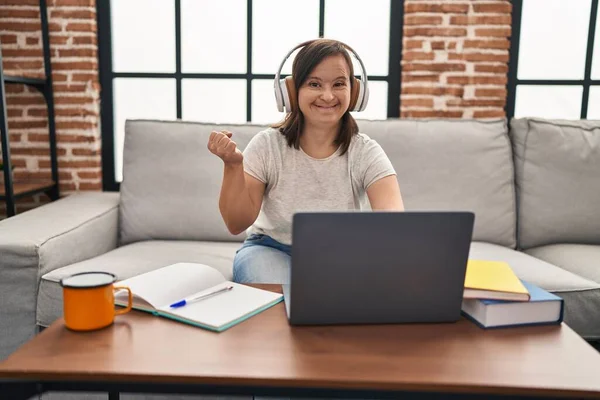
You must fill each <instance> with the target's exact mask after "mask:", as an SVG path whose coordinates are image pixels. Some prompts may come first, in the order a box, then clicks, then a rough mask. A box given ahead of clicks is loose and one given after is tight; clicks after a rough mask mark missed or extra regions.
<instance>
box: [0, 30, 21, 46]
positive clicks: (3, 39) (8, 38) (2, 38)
mask: <svg viewBox="0 0 600 400" xmlns="http://www.w3.org/2000/svg"><path fill="white" fill-rule="evenodd" d="M0 43H2V44H15V43H17V35H11V34H6V33H3V34H1V35H0Z"/></svg>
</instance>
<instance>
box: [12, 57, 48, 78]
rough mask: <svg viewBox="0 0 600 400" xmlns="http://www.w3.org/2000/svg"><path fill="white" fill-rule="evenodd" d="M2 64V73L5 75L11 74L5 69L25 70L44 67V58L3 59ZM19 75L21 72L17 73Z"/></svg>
mask: <svg viewBox="0 0 600 400" xmlns="http://www.w3.org/2000/svg"><path fill="white" fill-rule="evenodd" d="M3 65H4V73H5V74H6V75H11V74H9V73H8V72H7V71H9V70H16V71H22V70H27V69H41V68H44V60H4V61H3ZM19 75H21V74H19ZM28 76H29V75H28Z"/></svg>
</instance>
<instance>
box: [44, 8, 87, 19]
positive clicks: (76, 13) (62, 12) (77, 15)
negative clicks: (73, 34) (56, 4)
mask: <svg viewBox="0 0 600 400" xmlns="http://www.w3.org/2000/svg"><path fill="white" fill-rule="evenodd" d="M50 18H60V19H89V20H95V19H96V12H95V11H93V10H78V9H74V10H72V9H55V10H52V11H51V12H50Z"/></svg>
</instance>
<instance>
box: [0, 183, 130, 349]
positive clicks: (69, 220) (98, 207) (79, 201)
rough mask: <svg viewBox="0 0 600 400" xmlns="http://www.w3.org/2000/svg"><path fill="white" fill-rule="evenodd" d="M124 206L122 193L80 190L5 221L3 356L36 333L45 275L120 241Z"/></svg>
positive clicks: (0, 266) (1, 230)
mask: <svg viewBox="0 0 600 400" xmlns="http://www.w3.org/2000/svg"><path fill="white" fill-rule="evenodd" d="M118 207H119V194H118V193H112V192H89V193H76V194H73V195H70V196H68V197H64V198H62V199H59V200H57V201H55V202H52V203H49V204H46V205H44V206H41V207H38V208H36V209H33V210H30V211H27V212H25V213H23V214H19V215H16V216H14V217H11V218H8V219H5V220H3V221H0V360H3V359H4V358H6V356H8V355H9V354H10V353H11V352H13V351H14V350H16V349H17V347H19V346H20V345H21V344H22V343H24V342H26V341H27V340H29V339H30V338H31V337H33V336H34V335H35V332H36V324H35V321H36V319H35V310H36V306H37V304H36V302H37V293H38V287H39V283H40V279H41V277H42V275H44V274H46V273H48V272H50V271H53V270H55V269H57V268H61V267H64V266H67V265H70V264H73V263H75V262H78V261H82V260H86V259H89V258H92V257H95V256H97V255H100V254H103V253H106V252H107V251H109V250H112V249H114V248H116V247H117V240H118V215H119V209H118Z"/></svg>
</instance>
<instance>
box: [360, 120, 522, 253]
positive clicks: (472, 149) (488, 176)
mask: <svg viewBox="0 0 600 400" xmlns="http://www.w3.org/2000/svg"><path fill="white" fill-rule="evenodd" d="M358 124H359V127H360V130H361V132H363V133H365V134H367V135H368V136H370V137H371V138H373V139H375V140H376V141H377V142H378V143H379V144H380V145H381V146H382V148H383V149H384V151H385V152H386V154H387V156H388V157H389V158H390V160H391V161H392V164H393V165H394V168H395V169H396V172H397V174H398V181H399V183H400V190H401V192H402V197H403V200H404V203H405V207H406V209H407V210H468V211H473V212H474V213H475V229H474V232H473V239H474V240H479V241H485V242H491V243H497V244H500V245H504V246H509V247H514V246H515V245H516V237H515V232H516V206H515V190H514V171H513V162H512V150H511V146H510V141H509V139H508V133H507V126H506V122H505V121H504V120H497V121H468V120H387V121H361V120H359V121H358Z"/></svg>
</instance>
